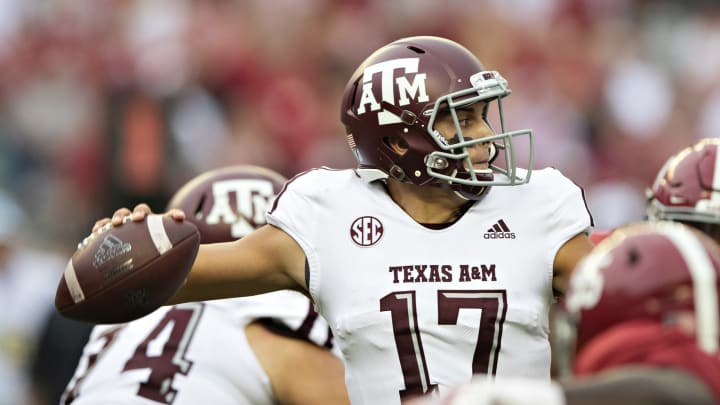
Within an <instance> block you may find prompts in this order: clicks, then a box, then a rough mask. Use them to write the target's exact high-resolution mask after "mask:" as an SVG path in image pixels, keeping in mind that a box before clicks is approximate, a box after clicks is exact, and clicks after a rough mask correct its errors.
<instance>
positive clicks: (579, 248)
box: [553, 232, 593, 294]
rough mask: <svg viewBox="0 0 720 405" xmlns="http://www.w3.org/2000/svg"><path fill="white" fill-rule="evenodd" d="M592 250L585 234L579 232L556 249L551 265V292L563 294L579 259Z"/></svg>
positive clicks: (591, 245)
mask: <svg viewBox="0 0 720 405" xmlns="http://www.w3.org/2000/svg"><path fill="white" fill-rule="evenodd" d="M592 248H593V244H592V242H591V241H590V238H588V236H587V235H586V234H585V232H581V233H579V234H577V235H575V236H574V237H572V238H571V239H570V240H568V241H567V242H565V244H564V245H562V246H561V247H560V249H558V251H557V253H556V254H555V261H554V263H553V290H555V291H557V292H559V293H561V294H564V293H565V290H566V288H567V283H568V280H569V279H570V274H572V271H573V270H574V269H575V266H576V265H577V264H578V262H579V261H580V259H582V258H583V257H584V256H585V255H587V254H588V253H590V251H591V250H592Z"/></svg>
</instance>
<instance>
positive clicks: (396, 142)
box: [384, 136, 410, 156]
mask: <svg viewBox="0 0 720 405" xmlns="http://www.w3.org/2000/svg"><path fill="white" fill-rule="evenodd" d="M384 141H385V144H386V145H387V146H388V147H389V148H390V150H392V151H393V152H395V153H396V154H397V155H398V156H402V155H404V154H405V153H406V152H407V151H408V149H410V145H408V143H407V141H406V140H405V139H403V138H401V137H398V136H392V137H387V138H385V139H384Z"/></svg>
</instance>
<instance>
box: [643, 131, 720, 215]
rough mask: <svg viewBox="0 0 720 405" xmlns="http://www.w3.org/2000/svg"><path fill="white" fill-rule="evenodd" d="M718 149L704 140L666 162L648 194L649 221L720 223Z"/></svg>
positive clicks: (712, 140) (716, 144)
mask: <svg viewBox="0 0 720 405" xmlns="http://www.w3.org/2000/svg"><path fill="white" fill-rule="evenodd" d="M718 147H720V138H707V139H703V140H701V141H700V142H698V143H696V144H695V145H693V146H691V147H688V148H685V149H683V150H682V151H680V152H679V153H677V154H675V155H673V156H671V157H670V158H669V159H668V160H667V162H666V163H665V165H664V166H663V167H662V169H660V172H659V173H658V175H657V178H656V179H655V183H653V186H652V189H650V190H648V193H647V194H648V208H647V215H648V218H649V219H651V220H658V219H661V220H672V221H683V222H693V223H699V224H720V162H719V161H718V159H720V154H718Z"/></svg>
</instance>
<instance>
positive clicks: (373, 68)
mask: <svg viewBox="0 0 720 405" xmlns="http://www.w3.org/2000/svg"><path fill="white" fill-rule="evenodd" d="M508 94H510V89H509V88H508V86H507V81H506V80H505V79H504V78H503V77H502V76H500V74H499V73H498V72H495V71H486V70H485V68H484V67H483V65H482V64H481V63H480V61H479V60H478V59H477V58H476V57H475V56H474V55H473V54H472V53H470V52H469V51H468V50H467V49H465V48H464V47H462V46H461V45H459V44H457V43H455V42H453V41H450V40H447V39H444V38H437V37H428V36H423V37H411V38H404V39H400V40H397V41H395V42H393V43H391V44H389V45H386V46H383V47H382V48H380V49H378V50H377V51H375V52H374V53H373V54H372V55H370V56H369V57H368V58H367V59H366V60H365V61H364V62H363V63H362V64H361V65H360V67H358V69H357V70H356V71H355V73H354V74H353V75H352V77H351V78H350V81H349V82H348V84H347V86H346V87H345V93H344V96H343V101H342V108H341V113H340V118H341V120H342V122H343V123H344V124H345V126H346V128H347V133H348V143H349V145H350V148H351V149H352V152H353V154H354V155H355V157H356V159H357V161H358V164H359V165H358V173H359V174H360V175H362V176H363V177H364V178H365V179H366V180H368V181H373V180H377V179H381V178H387V177H393V178H395V179H398V180H400V181H403V182H408V183H413V184H417V185H432V186H436V187H444V188H449V189H452V190H454V191H456V192H457V193H458V194H459V195H461V196H463V197H465V198H468V199H479V198H480V197H481V196H482V195H483V194H484V193H485V192H486V190H487V188H488V186H491V185H506V186H507V185H516V184H524V183H526V182H527V181H529V179H530V173H531V170H532V162H533V151H532V131H531V130H522V131H514V132H505V124H504V117H503V114H502V102H501V99H502V98H503V97H505V96H507V95H508ZM480 101H487V102H490V101H497V107H498V110H497V113H498V118H499V122H500V129H501V131H500V133H497V132H496V131H495V130H494V129H493V132H495V135H493V136H490V137H486V138H481V139H470V138H467V139H466V138H465V137H463V134H462V130H461V128H460V125H459V124H458V120H457V114H456V109H458V108H461V107H463V106H468V105H470V104H473V103H476V102H480ZM441 111H442V112H449V113H450V114H451V115H452V117H453V119H454V121H455V130H456V138H454V139H453V140H452V141H447V140H446V139H445V138H444V137H443V136H442V135H441V134H440V133H439V132H438V131H436V130H435V128H434V123H435V120H436V118H437V116H438V112H441ZM484 114H485V120H486V122H487V123H488V125H489V126H490V128H492V125H490V121H489V119H488V115H487V114H488V112H487V110H486V111H485V112H484ZM519 136H526V137H527V142H528V145H529V146H528V148H529V154H528V161H527V164H526V165H525V168H526V169H527V170H518V166H517V162H516V147H515V145H514V142H513V141H514V139H515V138H516V137H519ZM393 139H402V140H403V141H404V143H405V144H407V146H408V151H407V153H404V154H403V155H402V156H399V155H398V154H397V153H395V152H393V150H392V149H391V148H390V146H389V141H390V140H393ZM485 142H492V145H493V146H494V147H495V152H494V155H495V156H494V158H493V161H492V164H491V166H490V167H491V170H490V171H483V170H474V169H473V168H472V164H471V162H470V160H469V154H468V150H467V148H468V147H471V146H473V145H476V144H478V143H485ZM498 151H499V152H500V153H498ZM498 157H500V159H495V158H498ZM494 174H500V175H499V176H497V175H494Z"/></svg>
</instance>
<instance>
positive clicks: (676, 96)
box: [0, 0, 720, 404]
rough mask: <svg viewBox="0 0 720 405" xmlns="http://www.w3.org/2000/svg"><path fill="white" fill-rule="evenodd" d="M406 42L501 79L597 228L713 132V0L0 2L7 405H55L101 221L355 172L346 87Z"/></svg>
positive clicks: (716, 17) (544, 159) (717, 66)
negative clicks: (443, 41) (77, 266)
mask: <svg viewBox="0 0 720 405" xmlns="http://www.w3.org/2000/svg"><path fill="white" fill-rule="evenodd" d="M409 35H441V36H446V37H448V38H451V39H453V40H456V41H458V42H460V43H462V44H464V45H465V46H467V47H468V48H469V49H470V50H472V51H473V52H475V53H476V54H477V55H479V56H480V58H481V60H482V61H483V62H484V63H485V65H486V67H487V68H489V69H492V70H498V71H500V72H501V73H502V74H503V76H504V77H505V78H507V79H508V80H509V83H510V87H511V88H512V89H513V94H512V95H511V96H510V97H509V98H508V99H507V100H506V104H505V108H506V111H505V113H506V123H507V124H508V125H509V126H510V127H511V129H521V128H533V129H534V131H535V146H536V167H544V166H554V167H556V168H558V169H560V170H562V171H563V172H564V174H566V175H567V176H568V177H570V178H571V179H573V180H574V181H575V182H577V183H578V184H580V185H581V186H583V187H584V188H585V191H586V196H587V197H588V203H589V205H590V208H591V210H592V211H593V214H594V217H595V220H596V225H597V227H598V228H601V229H609V228H611V227H613V226H615V225H618V224H620V223H623V222H627V221H631V220H636V219H642V217H643V210H644V202H645V201H644V190H645V188H646V187H647V186H649V185H650V184H651V183H652V181H653V179H654V176H655V173H656V172H657V171H658V169H659V168H660V166H661V165H662V163H663V162H664V161H665V159H666V158H667V157H668V156H669V155H670V154H671V153H673V152H675V151H676V150H678V149H679V148H680V147H683V146H686V145H689V144H690V143H692V142H694V141H695V140H696V139H698V138H701V137H709V136H720V6H719V5H718V3H717V2H715V1H692V0H686V1H651V0H645V1H641V0H448V1H436V0H392V1H387V0H3V1H0V72H1V74H0V246H3V247H2V248H0V307H1V308H0V404H22V403H36V404H41V403H56V397H55V396H56V395H57V394H56V391H57V388H55V387H51V385H52V384H51V382H50V380H52V378H50V377H48V376H47V374H54V375H55V377H56V379H59V380H62V379H63V378H65V376H64V375H62V371H60V367H64V366H62V365H61V364H60V362H61V361H63V360H62V359H59V358H57V356H52V355H46V354H44V353H45V350H49V351H50V352H52V349H53V348H52V347H50V348H48V347H47V345H48V343H47V342H55V343H57V342H64V343H67V342H72V341H73V338H71V337H69V335H67V336H66V335H62V334H63V333H71V332H72V331H73V330H75V331H78V330H79V331H81V333H80V334H79V336H81V338H74V339H75V340H79V341H80V344H82V336H83V335H82V333H84V332H85V331H86V330H85V329H83V327H82V326H78V325H74V327H75V329H72V328H73V326H72V325H70V324H66V325H65V326H67V327H66V328H64V329H63V328H60V329H59V330H60V332H58V331H55V330H53V329H52V328H51V327H55V326H56V323H57V322H59V321H58V320H57V319H53V318H50V320H49V321H48V318H47V316H48V314H51V313H52V312H53V311H52V299H53V296H54V291H55V287H56V285H57V281H58V280H59V275H60V274H61V273H62V271H63V268H64V265H65V263H66V261H67V259H68V258H69V256H70V254H72V251H73V250H74V248H75V246H76V243H77V242H78V241H79V240H81V239H82V238H83V237H84V236H85V235H86V234H87V233H88V231H89V230H90V228H91V227H92V224H93V223H94V221H95V220H96V219H98V218H100V217H103V216H107V215H109V214H111V213H112V211H113V210H114V209H115V208H118V207H120V206H132V205H134V204H136V203H138V202H143V201H144V202H149V203H150V205H151V207H152V208H153V209H154V210H156V211H162V210H163V208H164V206H165V203H166V201H167V198H168V197H169V196H170V195H171V194H172V193H173V192H174V191H175V189H176V188H177V187H178V186H180V185H181V184H183V183H184V182H185V181H187V180H188V179H190V178H192V177H194V176H195V175H197V174H199V173H200V172H202V171H204V170H207V169H211V168H215V167H219V166H224V165H228V164H257V165H263V166H268V167H271V168H274V169H275V170H277V171H279V172H281V173H282V174H284V175H286V176H292V175H294V174H296V173H298V172H300V171H303V170H305V169H308V168H312V167H317V166H330V167H336V168H345V167H353V166H354V159H353V158H352V155H351V154H350V152H349V149H348V147H347V145H346V143H345V137H344V131H343V129H342V127H341V124H340V121H339V100H340V95H341V93H342V90H343V87H344V85H345V82H346V80H347V79H348V78H349V76H350V74H351V73H352V72H353V70H354V69H355V67H356V66H357V65H358V64H359V63H360V62H361V61H362V60H363V59H364V58H365V57H366V56H367V55H368V54H369V53H370V52H371V51H372V50H374V49H376V48H378V47H380V46H382V45H384V44H386V43H388V42H391V41H393V40H395V39H397V38H399V37H403V36H409ZM53 322H55V323H53ZM68 325H70V326H68ZM43 333H45V334H46V335H47V334H48V333H50V335H49V336H50V338H49V339H48V338H45V342H46V343H45V346H41V345H39V344H38V342H40V341H43ZM49 345H50V346H52V343H50V344H49ZM39 348H41V349H39ZM63 350H66V352H68V353H70V354H68V356H67V357H69V358H70V360H66V362H67V361H69V362H71V363H72V362H73V361H74V360H73V358H72V353H73V352H72V350H69V349H63ZM38 353H40V355H39V356H38ZM58 364H60V365H58ZM71 367H72V368H74V363H73V364H72V366H71ZM48 370H49V371H48ZM43 373H44V374H43ZM58 375H59V377H58ZM43 376H44V377H43ZM54 384H55V385H58V384H59V383H57V382H55V383H54ZM28 387H29V388H30V389H29V390H30V391H33V394H32V395H30V396H26V394H25V393H26V392H27V391H28ZM54 401H55V402H54Z"/></svg>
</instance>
